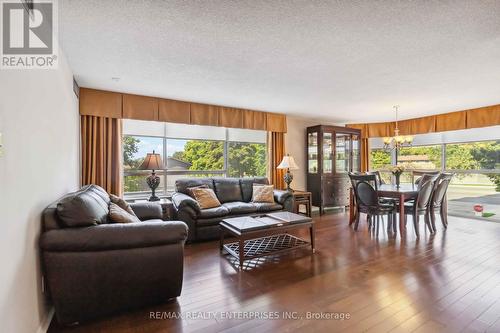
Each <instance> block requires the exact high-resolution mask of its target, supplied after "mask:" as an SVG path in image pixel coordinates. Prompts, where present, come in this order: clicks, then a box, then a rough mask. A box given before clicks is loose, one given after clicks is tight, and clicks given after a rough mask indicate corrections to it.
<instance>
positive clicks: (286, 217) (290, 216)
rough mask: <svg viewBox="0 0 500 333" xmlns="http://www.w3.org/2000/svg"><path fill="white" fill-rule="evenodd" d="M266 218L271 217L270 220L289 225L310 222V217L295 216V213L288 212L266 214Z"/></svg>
mask: <svg viewBox="0 0 500 333" xmlns="http://www.w3.org/2000/svg"><path fill="white" fill-rule="evenodd" d="M266 216H268V217H271V218H273V219H276V220H280V221H283V222H285V223H291V224H293V223H302V222H308V221H311V218H310V217H307V216H304V215H299V214H295V213H290V212H276V213H269V214H266Z"/></svg>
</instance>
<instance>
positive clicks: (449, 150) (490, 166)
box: [446, 140, 500, 170]
mask: <svg viewBox="0 0 500 333" xmlns="http://www.w3.org/2000/svg"><path fill="white" fill-rule="evenodd" d="M446 169H448V170H495V169H497V170H498V169H500V140H499V141H484V142H473V143H461V144H448V145H446Z"/></svg>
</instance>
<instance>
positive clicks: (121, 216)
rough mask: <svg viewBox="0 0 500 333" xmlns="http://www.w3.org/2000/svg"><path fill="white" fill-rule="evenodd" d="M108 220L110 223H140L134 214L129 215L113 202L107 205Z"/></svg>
mask: <svg viewBox="0 0 500 333" xmlns="http://www.w3.org/2000/svg"><path fill="white" fill-rule="evenodd" d="M109 219H110V221H111V222H115V223H133V222H141V220H139V219H138V218H137V216H135V214H133V215H132V214H130V213H129V212H127V211H126V210H125V209H123V208H121V207H120V206H118V205H117V204H115V203H114V202H110V203H109Z"/></svg>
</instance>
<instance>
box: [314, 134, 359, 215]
mask: <svg viewBox="0 0 500 333" xmlns="http://www.w3.org/2000/svg"><path fill="white" fill-rule="evenodd" d="M360 138H361V132H360V130H357V129H354V128H348V127H340V126H326V125H317V126H312V127H308V128H307V138H306V140H307V143H306V156H307V190H308V191H309V192H311V193H312V204H313V206H318V207H319V208H320V214H323V212H324V209H325V207H343V208H345V207H346V206H349V189H350V182H349V176H348V172H351V171H360V144H361V142H360Z"/></svg>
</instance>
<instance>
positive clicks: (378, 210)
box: [354, 180, 396, 231]
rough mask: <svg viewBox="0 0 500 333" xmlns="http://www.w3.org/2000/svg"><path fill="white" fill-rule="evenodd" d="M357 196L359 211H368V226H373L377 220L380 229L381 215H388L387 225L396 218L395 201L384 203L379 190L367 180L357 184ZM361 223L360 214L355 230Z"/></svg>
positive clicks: (357, 217)
mask: <svg viewBox="0 0 500 333" xmlns="http://www.w3.org/2000/svg"><path fill="white" fill-rule="evenodd" d="M354 192H355V193H356V197H357V206H358V207H359V209H358V212H366V214H367V215H368V216H369V220H368V223H369V224H368V226H369V227H371V226H373V223H372V221H371V219H372V218H373V217H376V219H373V222H375V221H376V222H377V226H376V227H377V231H378V229H379V223H380V217H381V216H386V215H387V225H388V228H389V226H391V225H392V221H393V219H395V214H396V205H395V204H394V203H383V202H381V201H380V198H379V196H378V193H377V190H376V189H375V187H374V186H372V185H371V184H370V183H368V182H367V181H364V180H362V181H359V182H358V183H357V184H356V187H355V191H354ZM358 225H359V215H357V216H356V224H355V225H354V230H358Z"/></svg>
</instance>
